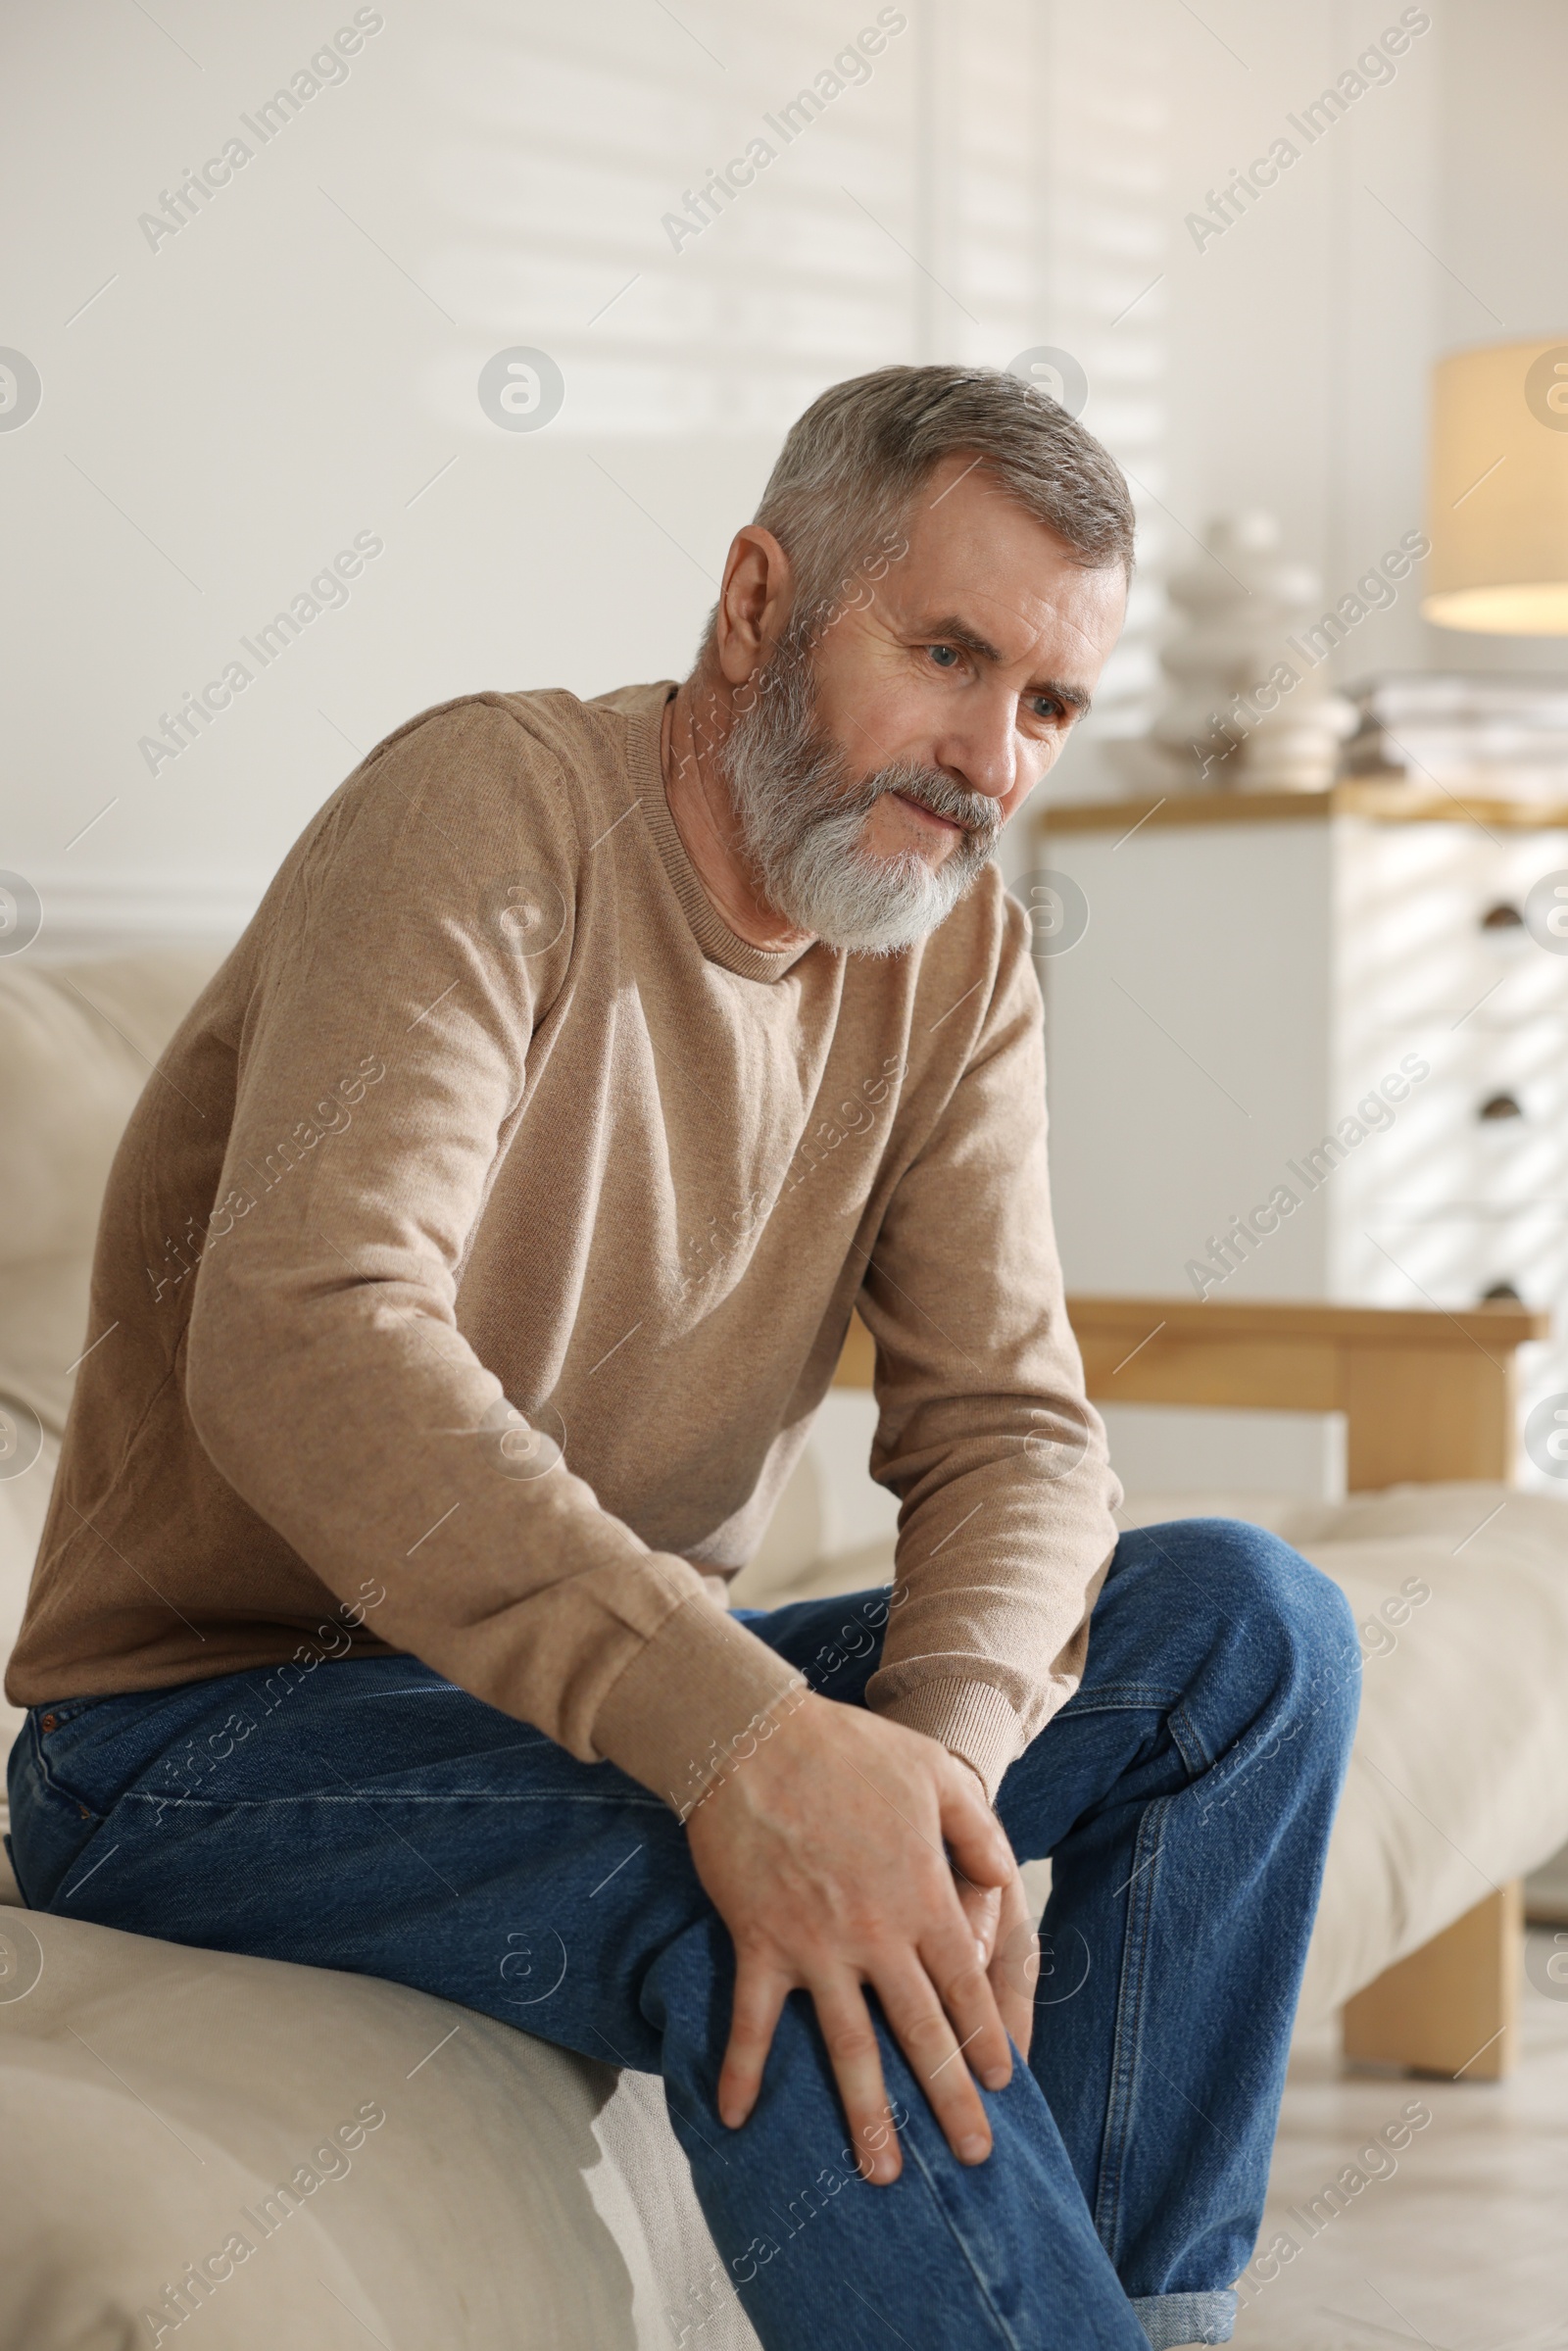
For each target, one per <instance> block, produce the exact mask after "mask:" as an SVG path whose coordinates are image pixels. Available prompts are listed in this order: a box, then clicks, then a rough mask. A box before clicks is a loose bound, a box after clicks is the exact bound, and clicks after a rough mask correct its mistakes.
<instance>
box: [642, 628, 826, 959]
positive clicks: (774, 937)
mask: <svg viewBox="0 0 1568 2351" xmlns="http://www.w3.org/2000/svg"><path fill="white" fill-rule="evenodd" d="M699 710H701V711H702V712H704V713H709V712H711V713H712V716H711V717H709V716H707V715H705V716H704V717H703V719H702V721H701V723H699V718H698V712H699ZM734 722H735V712H734V706H733V703H732V702H731V699H730V695H729V691H728V688H727V687H725V686H722V685H720V686H718V687H716V688H715V687H714V686H713V685H712V684H711V682H710V681H709V680H708V679H707V678H706V677H705V676H704V675H703V673H702V672H701V671H700V670H699V671H697V672H695V673H694V674H693V675H692V676H691V677H689V678H687V680H686V682H685V684H684V685H682V686H681V687H680V688H679V689H678V691H677V692H676V694H675V696H674V698H673V700H671V701H669V702H666V703H665V705H664V714H663V720H662V726H661V729H660V738H659V752H660V765H661V767H662V771H663V778H664V798H665V800H666V801H667V803H668V804H669V812H670V815H671V816H672V817H673V819H674V823H675V830H676V832H677V833H679V835H680V838H681V846H682V847H683V849H684V850H685V852H686V855H687V856H688V857H690V859H691V861H692V865H693V868H694V870H695V871H696V874H697V878H698V880H699V881H700V882H701V883H702V885H703V888H704V889H705V890H706V891H707V893H708V896H709V897H710V899H711V901H712V904H713V907H714V910H715V912H716V913H717V914H718V915H719V916H720V917H721V918H722V920H723V921H724V922H726V923H727V924H728V926H729V928H730V929H731V930H732V931H733V932H734V933H735V936H736V937H737V938H738V939H744V940H745V941H746V943H747V945H748V946H749V947H760V948H762V949H764V950H765V951H766V952H768V953H770V954H784V953H787V952H789V951H791V950H795V951H800V950H802V949H804V948H807V947H809V946H810V944H811V939H812V936H813V934H812V933H811V932H810V931H805V930H802V929H801V928H800V926H799V925H798V924H796V923H793V922H791V921H790V920H789V919H788V917H787V916H785V915H783V914H779V913H776V912H775V911H774V909H773V908H772V907H771V906H769V905H768V904H767V901H766V900H765V899H764V898H763V897H762V896H761V894H760V890H759V889H758V887H757V884H756V882H755V881H754V880H753V878H752V875H751V872H750V870H749V868H748V866H747V862H746V858H745V857H744V855H743V853H742V849H741V839H740V827H739V825H738V824H737V823H736V821H735V811H734V808H733V807H732V805H731V802H730V796H729V790H728V787H727V785H726V784H725V782H724V778H723V776H722V775H721V773H720V772H719V769H718V761H717V756H716V755H717V751H718V747H719V745H720V744H721V743H722V741H723V739H724V737H725V736H726V735H727V734H728V732H729V730H730V727H731V726H732V725H733V724H734Z"/></svg>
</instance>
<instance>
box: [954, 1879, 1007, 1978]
mask: <svg viewBox="0 0 1568 2351" xmlns="http://www.w3.org/2000/svg"><path fill="white" fill-rule="evenodd" d="M953 1885H954V1891H955V1892H956V1895H957V1897H958V1905H959V1908H960V1909H961V1910H962V1912H963V1915H964V1917H965V1919H967V1921H968V1923H969V1932H970V1934H971V1935H973V1936H974V1938H975V1941H976V1943H977V1944H978V1945H979V1949H980V1964H981V1966H982V1967H985V1968H989V1967H990V1965H991V1962H992V1959H993V1958H994V1956H995V1954H996V1948H997V1935H998V1932H999V1929H1000V1923H1001V1919H1002V1895H1003V1888H1002V1887H1001V1886H975V1885H972V1884H971V1882H970V1881H969V1880H968V1879H967V1878H955V1880H954V1882H953Z"/></svg>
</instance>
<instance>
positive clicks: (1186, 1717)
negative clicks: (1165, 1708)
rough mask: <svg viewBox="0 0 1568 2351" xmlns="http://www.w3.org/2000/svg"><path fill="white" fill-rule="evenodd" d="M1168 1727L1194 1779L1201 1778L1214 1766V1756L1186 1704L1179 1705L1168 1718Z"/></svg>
mask: <svg viewBox="0 0 1568 2351" xmlns="http://www.w3.org/2000/svg"><path fill="white" fill-rule="evenodd" d="M1167 1728H1168V1729H1169V1732H1170V1735H1171V1738H1172V1739H1173V1740H1174V1742H1175V1746H1176V1752H1177V1753H1178V1754H1179V1755H1180V1757H1181V1759H1182V1761H1183V1763H1185V1764H1186V1766H1187V1769H1188V1771H1189V1773H1190V1774H1191V1776H1192V1778H1193V1779H1194V1780H1201V1778H1202V1776H1203V1774H1204V1773H1205V1772H1211V1771H1212V1770H1213V1768H1214V1757H1213V1756H1212V1755H1211V1754H1210V1753H1209V1751H1208V1748H1207V1746H1206V1745H1205V1744H1204V1741H1203V1737H1202V1734H1201V1731H1200V1730H1199V1728H1198V1725H1197V1723H1195V1722H1194V1720H1193V1718H1192V1715H1191V1714H1190V1713H1189V1711H1188V1709H1187V1708H1186V1707H1185V1706H1178V1707H1176V1708H1175V1709H1174V1711H1173V1712H1172V1713H1171V1714H1170V1716H1169V1717H1168V1718H1167Z"/></svg>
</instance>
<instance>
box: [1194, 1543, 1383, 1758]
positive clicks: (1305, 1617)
mask: <svg viewBox="0 0 1568 2351" xmlns="http://www.w3.org/2000/svg"><path fill="white" fill-rule="evenodd" d="M1160 1536H1161V1541H1162V1543H1164V1544H1165V1545H1166V1547H1167V1548H1168V1547H1169V1546H1170V1543H1171V1542H1172V1539H1179V1542H1180V1548H1181V1552H1182V1558H1181V1562H1180V1565H1181V1568H1182V1570H1183V1573H1184V1575H1185V1577H1186V1579H1187V1582H1188V1594H1187V1597H1188V1604H1189V1605H1191V1603H1192V1600H1193V1597H1194V1596H1195V1588H1196V1592H1198V1593H1201V1596H1202V1602H1203V1604H1204V1605H1205V1607H1206V1611H1207V1613H1208V1615H1209V1619H1210V1626H1211V1640H1212V1641H1213V1643H1214V1644H1215V1646H1217V1647H1218V1648H1219V1649H1220V1650H1222V1651H1223V1652H1224V1654H1225V1655H1226V1657H1227V1658H1228V1660H1229V1661H1230V1664H1231V1667H1232V1670H1233V1671H1235V1672H1236V1673H1237V1674H1239V1675H1240V1676H1241V1677H1242V1678H1244V1679H1245V1680H1246V1681H1248V1682H1249V1683H1250V1684H1251V1685H1252V1686H1253V1687H1254V1690H1255V1694H1256V1697H1257V1699H1258V1700H1259V1701H1260V1702H1261V1701H1265V1700H1266V1701H1271V1702H1272V1703H1274V1704H1276V1705H1282V1706H1284V1707H1285V1708H1286V1709H1288V1710H1289V1712H1290V1714H1291V1715H1292V1716H1293V1717H1294V1718H1295V1719H1296V1720H1297V1721H1298V1722H1299V1723H1300V1724H1301V1727H1302V1728H1305V1726H1306V1724H1307V1723H1308V1722H1310V1723H1311V1724H1312V1725H1313V1726H1314V1728H1315V1729H1316V1730H1317V1731H1318V1732H1319V1733H1321V1735H1322V1736H1323V1737H1324V1738H1325V1739H1327V1740H1328V1741H1329V1743H1330V1744H1331V1745H1339V1746H1348V1743H1349V1739H1350V1736H1351V1734H1352V1733H1353V1731H1354V1728H1355V1717H1356V1709H1357V1706H1358V1703H1359V1699H1360V1681H1361V1649H1360V1642H1359V1641H1358V1640H1357V1638H1356V1630H1355V1620H1354V1617H1353V1616H1352V1614H1351V1612H1350V1604H1349V1602H1348V1599H1347V1598H1346V1596H1345V1594H1344V1592H1342V1591H1341V1590H1340V1587H1339V1586H1338V1584H1336V1583H1335V1582H1334V1580H1333V1578H1332V1577H1331V1576H1326V1575H1324V1574H1323V1572H1322V1570H1321V1569H1320V1568H1316V1567H1313V1565H1312V1564H1311V1562H1310V1561H1309V1560H1306V1559H1303V1558H1302V1557H1301V1554H1300V1552H1299V1551H1296V1550H1293V1549H1292V1548H1291V1546H1290V1544H1289V1543H1284V1542H1282V1541H1281V1539H1280V1538H1279V1536H1277V1535H1271V1534H1269V1533H1268V1532H1267V1531H1266V1529H1264V1528H1262V1527H1253V1526H1249V1525H1247V1524H1245V1523H1244V1522H1243V1521H1241V1520H1239V1519H1228V1518H1210V1519H1192V1520H1186V1521H1183V1522H1182V1523H1181V1524H1180V1525H1179V1526H1171V1527H1164V1528H1162V1529H1161V1530H1160Z"/></svg>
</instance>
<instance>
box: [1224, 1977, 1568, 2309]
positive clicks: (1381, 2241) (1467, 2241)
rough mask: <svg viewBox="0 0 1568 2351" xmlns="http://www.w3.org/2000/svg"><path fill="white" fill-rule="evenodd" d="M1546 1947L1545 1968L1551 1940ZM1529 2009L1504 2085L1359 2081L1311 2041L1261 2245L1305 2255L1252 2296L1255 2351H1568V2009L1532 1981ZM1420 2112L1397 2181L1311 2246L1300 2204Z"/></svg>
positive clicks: (1324, 2040)
mask: <svg viewBox="0 0 1568 2351" xmlns="http://www.w3.org/2000/svg"><path fill="white" fill-rule="evenodd" d="M1532 1943H1533V1944H1534V1945H1535V1946H1536V1948H1537V1966H1538V1969H1539V1967H1540V1962H1541V1956H1542V1954H1543V1953H1549V1951H1550V1949H1551V1937H1550V1935H1543V1934H1541V1933H1540V1932H1539V1931H1538V1932H1536V1933H1533V1935H1532ZM1564 1991H1565V1994H1568V1985H1565V1986H1564ZM1521 2004H1522V2015H1521V2030H1522V2038H1523V2051H1522V2055H1521V2058H1520V2063H1519V2067H1518V2070H1517V2072H1516V2073H1515V2074H1514V2075H1513V2076H1512V2078H1511V2079H1510V2080H1508V2081H1506V2082H1451V2083H1450V2082H1423V2081H1411V2080H1408V2079H1404V2080H1397V2079H1386V2078H1381V2077H1366V2076H1359V2077H1357V2076H1350V2077H1347V2076H1345V2075H1344V2074H1343V2073H1342V2071H1341V2069H1340V2066H1339V2062H1338V2056H1337V2046H1336V2038H1335V2035H1334V2033H1333V2032H1332V2031H1331V2030H1330V2029H1328V2028H1325V2029H1324V2030H1323V2031H1322V2032H1320V2033H1314V2034H1312V2035H1310V2036H1303V2037H1302V2038H1301V2039H1299V2041H1298V2044H1297V2048H1296V2050H1295V2052H1294V2054H1293V2058H1292V2064H1291V2077H1290V2082H1289V2085H1288V2087H1287V2089H1286V2093H1285V2107H1284V2112H1283V2115H1282V2117H1281V2124H1280V2135H1279V2140H1278V2144H1277V2147H1276V2150H1275V2158H1274V2171H1273V2178H1272V2180H1271V2181H1270V2187H1269V2202H1268V2212H1267V2215H1266V2217H1265V2220H1264V2224H1263V2231H1262V2235H1261V2237H1260V2238H1259V2246H1260V2249H1261V2248H1265V2247H1266V2246H1267V2245H1268V2243H1269V2242H1270V2240H1271V2238H1272V2237H1273V2235H1274V2233H1275V2231H1276V2229H1285V2230H1287V2231H1289V2232H1290V2233H1291V2234H1292V2235H1293V2236H1294V2237H1295V2238H1296V2239H1297V2241H1298V2242H1299V2244H1300V2246H1301V2250H1300V2251H1299V2253H1298V2254H1297V2256H1296V2258H1295V2260H1294V2261H1293V2262H1291V2263H1289V2264H1288V2265H1282V2267H1281V2269H1280V2274H1279V2276H1278V2278H1274V2279H1272V2280H1271V2281H1270V2282H1269V2283H1267V2284H1265V2285H1264V2286H1263V2288H1262V2290H1261V2291H1260V2292H1259V2293H1258V2294H1257V2295H1256V2297H1255V2299H1251V2300H1250V2302H1248V2301H1247V2297H1245V2296H1244V2302H1247V2307H1245V2308H1244V2310H1243V2313H1242V2315H1241V2317H1240V2318H1239V2320H1238V2323H1237V2329H1236V2341H1237V2344H1238V2345H1239V2346H1240V2347H1241V2351H1391V2347H1392V2346H1393V2345H1396V2344H1398V2343H1406V2344H1409V2345H1411V2346H1412V2347H1413V2351H1420V2347H1421V2345H1422V2344H1423V2343H1425V2344H1427V2345H1429V2346H1430V2347H1431V2351H1568V1996H1565V1997H1564V1998H1563V1999H1561V2000H1556V1999H1552V1998H1548V1997H1547V1996H1545V1994H1544V1992H1542V1991H1541V1990H1538V1989H1537V1988H1536V1986H1535V1984H1532V1983H1530V1982H1528V1981H1527V1982H1526V1984H1524V1986H1523V1989H1522V1993H1521ZM1412 2099H1421V2100H1424V2101H1425V2103H1426V2105H1427V2107H1428V2108H1429V2109H1430V2111H1431V2115H1432V2121H1431V2123H1430V2125H1429V2126H1428V2127H1427V2128H1426V2129H1425V2130H1423V2131H1419V2132H1418V2133H1417V2134H1416V2135H1415V2136H1414V2137H1413V2138H1412V2139H1411V2142H1410V2144H1409V2146H1408V2147H1407V2148H1405V2149H1404V2150H1403V2152H1402V2153H1400V2154H1399V2155H1397V2157H1396V2158H1395V2160H1396V2161H1397V2164H1398V2170H1397V2173H1396V2174H1395V2175H1394V2177H1392V2178H1388V2179H1383V2180H1369V2182H1368V2184H1367V2185H1366V2186H1365V2187H1364V2188H1363V2189H1361V2190H1360V2191H1359V2193H1356V2194H1355V2195H1353V2197H1352V2198H1351V2201H1350V2202H1349V2204H1348V2208H1347V2209H1346V2210H1344V2211H1340V2212H1336V2213H1335V2215H1334V2217H1333V2218H1332V2219H1331V2220H1328V2221H1327V2222H1326V2223H1324V2224H1322V2225H1321V2226H1320V2227H1319V2229H1318V2233H1317V2234H1316V2235H1312V2234H1311V2233H1310V2231H1309V2229H1308V2227H1306V2226H1303V2225H1302V2223H1301V2221H1300V2220H1299V2218H1296V2217H1293V2213H1292V2208H1293V2207H1295V2208H1296V2213H1297V2214H1299V2213H1300V2212H1301V2211H1302V2209H1303V2208H1304V2207H1306V2206H1308V2205H1309V2204H1310V2203H1311V2201H1312V2199H1313V2198H1314V2197H1315V2196H1318V2195H1319V2194H1320V2192H1321V2190H1322V2188H1323V2186H1324V2183H1325V2182H1326V2181H1329V2180H1335V2179H1336V2178H1338V2177H1339V2176H1340V2175H1341V2174H1342V2173H1343V2172H1344V2170H1345V2168H1346V2166H1347V2165H1353V2164H1354V2163H1355V2160H1356V2153H1357V2150H1358V2148H1360V2147H1362V2146H1364V2145H1365V2144H1366V2142H1367V2139H1368V2137H1369V2136H1370V2134H1372V2133H1373V2132H1375V2131H1379V2130H1381V2129H1382V2127H1383V2125H1384V2124H1385V2123H1389V2122H1391V2121H1393V2120H1394V2119H1395V2118H1396V2117H1397V2115H1398V2114H1399V2112H1400V2110H1401V2108H1403V2107H1404V2106H1405V2105H1406V2103H1407V2102H1409V2101H1410V2100H1412ZM1362 2176H1363V2177H1365V2173H1364V2172H1363V2175H1362Z"/></svg>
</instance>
